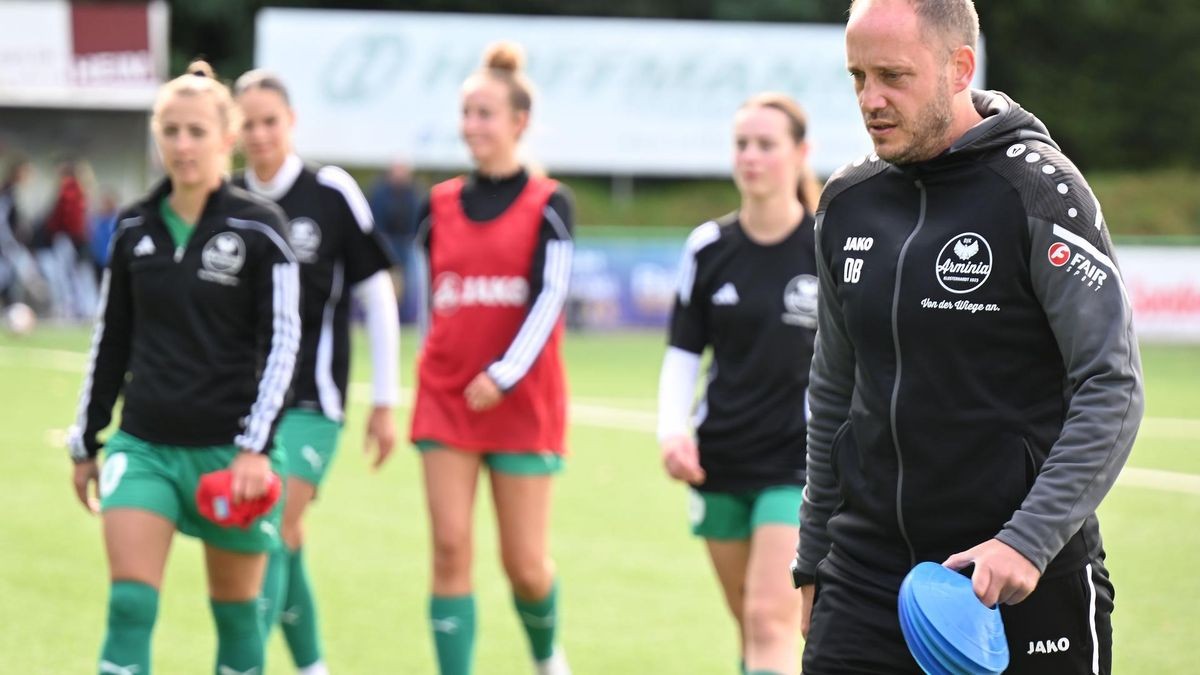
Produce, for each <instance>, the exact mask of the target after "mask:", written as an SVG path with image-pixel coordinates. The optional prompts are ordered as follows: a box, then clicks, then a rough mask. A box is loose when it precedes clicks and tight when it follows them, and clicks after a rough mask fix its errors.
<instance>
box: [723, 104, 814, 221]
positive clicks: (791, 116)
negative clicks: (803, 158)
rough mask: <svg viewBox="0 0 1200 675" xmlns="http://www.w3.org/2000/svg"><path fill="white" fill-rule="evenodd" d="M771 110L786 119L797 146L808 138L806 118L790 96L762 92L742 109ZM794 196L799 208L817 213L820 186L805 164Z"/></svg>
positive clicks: (743, 105) (801, 168)
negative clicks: (797, 200) (798, 202)
mask: <svg viewBox="0 0 1200 675" xmlns="http://www.w3.org/2000/svg"><path fill="white" fill-rule="evenodd" d="M746 108H771V109H772V110H778V111H779V112H781V113H783V114H784V116H785V117H787V118H788V134H789V135H790V136H791V137H792V141H793V142H795V143H796V145H799V144H801V143H803V142H804V141H805V139H806V138H807V137H808V116H807V115H805V114H804V109H803V108H801V107H800V104H799V103H797V102H796V100H795V99H793V98H792V97H791V96H788V95H787V94H780V93H778V92H772V91H768V92H763V93H761V94H755V95H754V96H751V97H750V98H748V99H746V102H745V103H743V104H742V109H746ZM796 196H797V197H798V198H799V199H800V204H801V206H803V207H804V210H805V211H808V212H809V213H816V212H817V203H818V201H819V200H820V199H821V185H820V184H819V183H818V182H817V177H816V174H814V173H813V170H812V167H811V166H809V165H808V163H807V162H805V163H804V165H803V166H801V167H800V182H799V184H798V185H797V186H796Z"/></svg>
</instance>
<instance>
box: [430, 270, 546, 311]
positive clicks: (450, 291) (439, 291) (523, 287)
mask: <svg viewBox="0 0 1200 675" xmlns="http://www.w3.org/2000/svg"><path fill="white" fill-rule="evenodd" d="M527 302H529V281H528V280H527V279H525V278H524V277H516V276H512V277H506V276H478V277H476V276H468V277H463V276H459V275H458V274H455V273H454V272H442V273H441V274H439V275H438V276H437V278H436V279H434V280H433V311H435V312H437V313H438V314H442V315H450V314H454V313H455V312H457V311H458V310H459V308H462V307H524V306H525V304H526V303H527Z"/></svg>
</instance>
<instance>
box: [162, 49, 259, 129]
mask: <svg viewBox="0 0 1200 675" xmlns="http://www.w3.org/2000/svg"><path fill="white" fill-rule="evenodd" d="M176 96H208V97H209V98H211V99H212V101H213V103H214V104H215V105H216V106H217V117H218V119H220V121H221V131H222V132H224V133H226V134H236V133H237V131H238V129H240V128H241V126H242V115H241V110H240V109H239V108H238V107H237V104H236V103H234V101H233V94H231V93H230V91H229V87H226V86H225V85H224V83H222V82H221V81H220V80H218V79H217V76H216V73H215V72H213V68H212V66H210V65H209V64H208V62H206V61H201V60H196V61H192V62H191V63H190V64H188V67H187V72H185V73H184V74H183V75H180V76H179V77H177V78H175V79H173V80H171V81H170V82H167V83H166V84H164V85H163V86H161V87H159V88H158V96H157V97H156V98H155V99H154V112H153V114H152V115H151V117H150V126H151V128H153V129H154V130H155V131H158V129H159V128H160V127H159V124H160V116H161V114H162V109H163V108H164V107H165V106H166V105H167V102H169V101H170V100H171V99H173V98H175V97H176Z"/></svg>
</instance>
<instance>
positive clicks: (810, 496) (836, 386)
mask: <svg viewBox="0 0 1200 675" xmlns="http://www.w3.org/2000/svg"><path fill="white" fill-rule="evenodd" d="M824 220H825V214H824V213H823V212H822V213H818V214H817V246H816V247H817V282H818V307H819V311H818V312H817V340H816V348H815V351H814V353H813V360H812V371H811V374H810V376H809V385H808V402H809V407H810V414H809V420H808V460H807V461H808V466H807V470H808V479H807V482H806V484H805V487H804V502H803V505H802V506H801V507H800V543H799V544H798V545H797V547H796V559H795V561H793V563H792V574H793V578H794V580H795V581H796V584H797V585H803V584H804V583H807V582H808V581H809V580H810V579H811V578H812V577H813V575H814V574H815V573H816V568H817V563H819V562H821V560H822V559H823V558H824V557H825V555H826V554H827V553H829V544H830V542H829V533H828V531H827V529H826V525H827V523H828V521H829V517H830V515H831V514H832V513H833V511H834V509H835V508H836V507H837V504H838V501H839V498H838V486H837V480H836V478H835V477H834V475H833V466H832V463H831V460H832V451H833V439H834V436H836V435H837V432H838V429H840V428H841V427H842V426H843V425H844V424H846V421H847V419H848V418H849V415H850V401H851V396H852V394H853V391H854V370H855V355H854V346H853V345H852V344H851V343H850V338H849V336H848V335H847V333H846V324H845V320H844V318H843V315H842V306H841V304H840V302H839V301H838V295H837V285H836V283H835V282H834V277H833V273H832V272H831V270H830V269H829V257H830V256H829V255H828V254H827V252H826V251H825V250H824V247H823V244H822V242H823V241H824V240H825V239H826V238H825V237H824V236H823V234H822V232H821V230H822V226H823V223H824Z"/></svg>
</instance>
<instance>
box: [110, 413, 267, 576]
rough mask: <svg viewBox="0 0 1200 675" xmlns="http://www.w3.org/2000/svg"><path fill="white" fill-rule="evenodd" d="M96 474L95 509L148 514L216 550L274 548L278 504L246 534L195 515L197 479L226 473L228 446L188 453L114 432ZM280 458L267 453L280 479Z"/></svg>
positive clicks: (233, 451)
mask: <svg viewBox="0 0 1200 675" xmlns="http://www.w3.org/2000/svg"><path fill="white" fill-rule="evenodd" d="M104 451H105V452H104V465H103V468H102V469H101V471H100V508H101V510H103V511H107V510H109V509H139V510H142V511H150V512H153V513H157V514H158V515H160V516H162V517H164V518H166V519H167V520H169V521H171V522H172V523H174V524H175V529H177V530H179V531H180V532H182V533H184V534H186V535H190V536H193V537H196V538H197V539H200V540H201V541H203V542H205V543H207V544H211V545H213V546H215V547H217V548H223V549H226V550H229V551H237V552H239V553H264V552H267V551H272V550H275V548H277V547H278V546H279V542H280V539H279V525H280V519H281V518H282V515H283V499H280V500H279V502H278V503H277V504H276V505H275V508H274V509H272V510H271V512H270V513H268V514H267V515H265V516H263V517H262V518H259V519H258V520H256V521H255V522H254V523H253V524H252V525H251V526H250V527H249V528H247V529H242V528H240V527H221V526H220V525H217V524H216V523H214V522H212V521H211V520H209V519H207V518H205V517H204V516H202V515H200V512H199V510H197V508H196V486H197V485H198V484H199V482H200V476H202V475H204V474H206V473H209V472H211V471H217V470H220V469H224V468H227V467H228V466H229V464H230V462H232V461H233V459H234V457H236V456H237V453H239V452H241V451H240V450H238V448H237V446H234V445H210V446H207V447H199V448H190V447H182V446H178V445H163V444H160V443H150V442H148V441H144V440H142V439H140V438H137V437H136V436H132V435H130V434H128V433H125V432H124V431H118V432H117V433H115V434H113V437H112V438H110V439H109V441H108V444H107V445H105V448H104ZM283 461H284V460H283V453H282V452H281V451H280V450H278V449H276V450H275V451H273V452H272V453H271V469H272V470H273V471H275V472H276V473H277V474H279V475H281V476H282V475H285V472H284V467H283Z"/></svg>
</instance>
